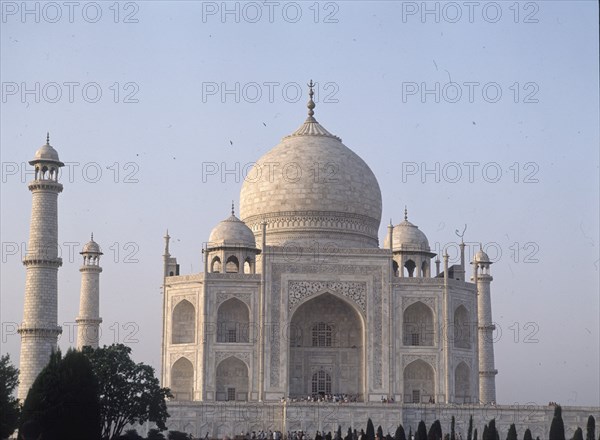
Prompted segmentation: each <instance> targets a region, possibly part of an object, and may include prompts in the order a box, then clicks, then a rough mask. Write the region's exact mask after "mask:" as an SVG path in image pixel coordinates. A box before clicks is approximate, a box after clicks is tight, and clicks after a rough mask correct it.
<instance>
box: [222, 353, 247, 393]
mask: <svg viewBox="0 0 600 440" xmlns="http://www.w3.org/2000/svg"><path fill="white" fill-rule="evenodd" d="M216 379H217V380H216V383H217V396H216V397H217V400H221V401H222V400H229V401H231V400H248V367H247V366H246V364H245V363H244V362H243V361H242V360H240V359H238V358H236V357H228V358H227V359H225V360H223V361H221V363H220V364H219V365H218V366H217V377H216Z"/></svg>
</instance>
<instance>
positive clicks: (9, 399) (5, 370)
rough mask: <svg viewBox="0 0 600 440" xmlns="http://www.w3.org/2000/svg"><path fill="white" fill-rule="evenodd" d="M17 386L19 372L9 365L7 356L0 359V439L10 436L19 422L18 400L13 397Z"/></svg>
mask: <svg viewBox="0 0 600 440" xmlns="http://www.w3.org/2000/svg"><path fill="white" fill-rule="evenodd" d="M18 384H19V370H17V369H16V368H15V367H13V366H12V365H11V363H10V356H9V355H8V354H6V355H4V356H1V357H0V438H7V437H8V436H9V435H11V434H12V433H13V432H14V431H15V429H17V425H18V422H19V414H20V412H21V409H20V407H19V400H18V399H17V398H16V397H14V396H13V392H14V391H15V388H16V387H17V385H18Z"/></svg>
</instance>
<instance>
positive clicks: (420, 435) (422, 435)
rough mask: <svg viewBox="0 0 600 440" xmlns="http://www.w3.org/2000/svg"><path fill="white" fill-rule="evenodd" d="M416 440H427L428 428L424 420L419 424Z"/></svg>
mask: <svg viewBox="0 0 600 440" xmlns="http://www.w3.org/2000/svg"><path fill="white" fill-rule="evenodd" d="M415 440H427V428H426V427H425V422H424V421H423V420H421V421H420V422H419V426H418V427H417V432H416V433H415Z"/></svg>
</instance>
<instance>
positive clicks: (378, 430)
mask: <svg viewBox="0 0 600 440" xmlns="http://www.w3.org/2000/svg"><path fill="white" fill-rule="evenodd" d="M377 438H379V440H383V428H382V427H381V425H379V426H378V427H377Z"/></svg>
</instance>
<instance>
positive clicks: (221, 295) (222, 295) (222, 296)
mask: <svg viewBox="0 0 600 440" xmlns="http://www.w3.org/2000/svg"><path fill="white" fill-rule="evenodd" d="M229 298H237V299H239V300H240V301H243V302H245V303H246V305H247V306H248V308H250V293H247V292H236V293H229V292H218V293H217V307H218V306H219V305H221V303H222V302H224V301H227V300H228V299H229Z"/></svg>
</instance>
